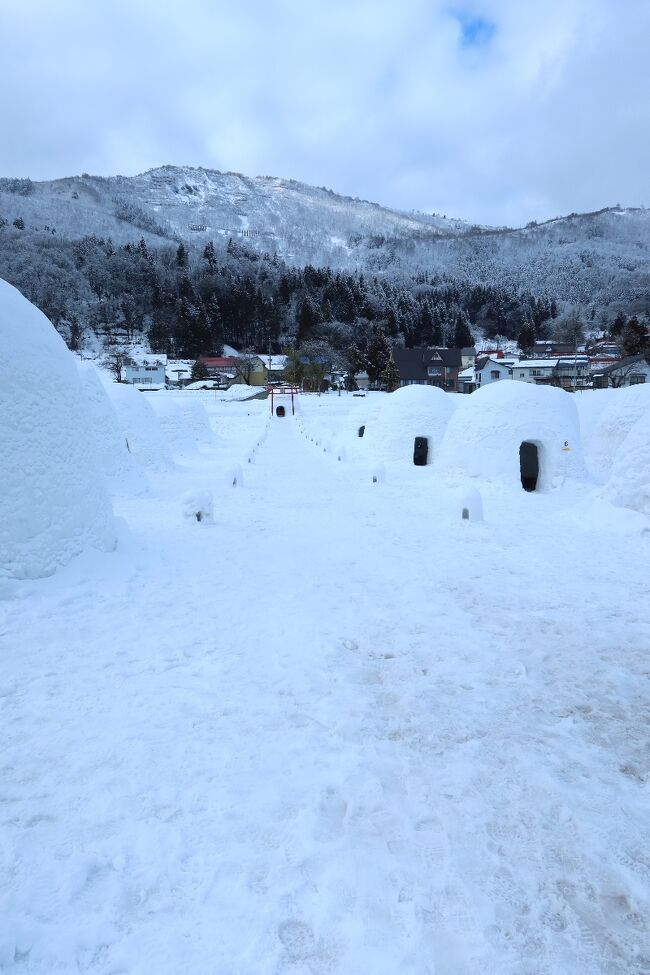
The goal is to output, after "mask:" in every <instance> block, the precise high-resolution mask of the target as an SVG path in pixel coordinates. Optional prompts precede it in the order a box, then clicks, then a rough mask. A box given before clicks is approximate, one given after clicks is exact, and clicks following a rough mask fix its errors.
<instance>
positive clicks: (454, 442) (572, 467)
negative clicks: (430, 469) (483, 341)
mask: <svg viewBox="0 0 650 975" xmlns="http://www.w3.org/2000/svg"><path fill="white" fill-rule="evenodd" d="M522 444H532V445H533V446H534V447H535V448H536V453H537V457H538V464H539V473H538V477H537V485H536V487H537V489H538V490H541V491H547V490H551V489H553V488H556V487H559V486H561V484H562V483H563V482H564V480H565V478H567V477H574V478H575V477H584V476H585V469H584V460H583V456H582V446H581V443H580V426H579V423H578V414H577V411H576V406H575V403H574V401H573V399H572V397H571V394H570V393H566V392H565V391H564V390H562V389H556V388H554V387H551V386H535V385H533V384H532V383H520V382H515V381H509V380H504V381H503V382H498V383H491V384H490V385H489V386H485V387H484V388H483V389H479V390H477V391H476V392H475V393H472V394H471V396H468V397H467V398H464V399H462V400H461V402H460V404H459V406H458V409H457V410H456V412H455V413H454V415H453V416H452V418H451V420H450V422H449V426H448V427H447V433H446V435H445V439H444V442H443V444H442V448H441V450H440V455H439V458H438V462H437V465H436V466H437V469H438V471H439V472H440V473H441V474H443V475H445V476H446V477H447V478H448V479H450V480H456V479H458V478H463V477H476V478H482V479H484V480H487V481H501V482H503V483H505V484H510V485H512V487H517V488H521V486H522V481H521V476H522V470H521V467H520V449H521V447H522Z"/></svg>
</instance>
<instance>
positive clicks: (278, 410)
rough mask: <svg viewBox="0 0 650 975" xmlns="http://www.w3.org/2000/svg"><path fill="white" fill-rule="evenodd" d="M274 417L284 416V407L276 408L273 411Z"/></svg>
mask: <svg viewBox="0 0 650 975" xmlns="http://www.w3.org/2000/svg"><path fill="white" fill-rule="evenodd" d="M275 415H276V416H284V406H278V407H276V410H275Z"/></svg>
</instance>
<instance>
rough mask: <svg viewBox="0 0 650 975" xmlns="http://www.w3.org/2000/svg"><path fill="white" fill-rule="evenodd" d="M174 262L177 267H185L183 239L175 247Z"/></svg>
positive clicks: (185, 256)
mask: <svg viewBox="0 0 650 975" xmlns="http://www.w3.org/2000/svg"><path fill="white" fill-rule="evenodd" d="M176 264H177V266H178V267H187V247H186V246H185V244H184V243H183V241H181V242H180V244H179V245H178V247H177V248H176Z"/></svg>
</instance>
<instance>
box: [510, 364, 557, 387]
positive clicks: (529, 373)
mask: <svg viewBox="0 0 650 975" xmlns="http://www.w3.org/2000/svg"><path fill="white" fill-rule="evenodd" d="M557 364H558V359H521V361H520V362H518V363H517V364H516V365H515V366H513V370H512V376H513V379H518V380H519V381H520V382H524V383H536V382H537V381H538V380H540V379H541V380H546V381H547V382H548V380H549V379H550V378H551V377H552V376H553V373H554V370H555V369H556V368H557Z"/></svg>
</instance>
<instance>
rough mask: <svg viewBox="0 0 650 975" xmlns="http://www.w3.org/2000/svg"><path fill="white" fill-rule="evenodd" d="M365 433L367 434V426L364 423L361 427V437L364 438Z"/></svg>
mask: <svg viewBox="0 0 650 975" xmlns="http://www.w3.org/2000/svg"><path fill="white" fill-rule="evenodd" d="M365 432H366V425H365V423H364V425H363V426H362V427H359V436H360V437H362V436H363V435H364V433H365Z"/></svg>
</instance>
